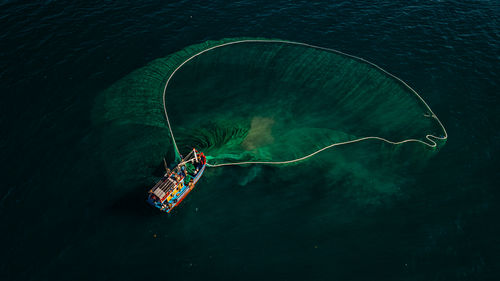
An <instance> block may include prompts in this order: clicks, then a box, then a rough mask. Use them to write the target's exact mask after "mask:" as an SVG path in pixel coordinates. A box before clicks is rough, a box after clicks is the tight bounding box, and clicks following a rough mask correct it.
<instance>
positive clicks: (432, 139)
mask: <svg viewBox="0 0 500 281" xmlns="http://www.w3.org/2000/svg"><path fill="white" fill-rule="evenodd" d="M241 43H283V44H292V45H298V46H305V47H310V48H314V49H318V50H324V51H329V52H334V53H337V54H340V55H343V56H346V57H350V58H353V59H356V60H359V61H361V62H364V63H367V64H369V65H371V66H373V67H375V68H377V69H378V70H380V71H382V72H383V73H385V74H386V75H388V76H390V77H392V78H394V79H396V80H397V81H399V82H400V83H401V84H403V85H404V86H405V87H407V88H408V89H409V90H410V91H411V92H412V93H413V94H415V95H416V97H417V98H418V99H419V100H420V101H421V102H422V104H424V105H425V107H426V108H427V110H428V111H429V112H430V114H424V116H425V117H427V118H434V119H435V120H436V121H437V122H438V124H439V126H440V127H441V129H442V130H443V135H442V136H435V135H432V134H427V135H426V136H425V139H427V140H428V142H426V141H423V140H419V139H412V138H410V139H404V140H401V141H391V140H388V139H385V138H382V137H377V136H367V137H361V138H357V139H354V140H349V141H345V142H337V143H333V144H330V145H328V146H325V147H323V148H321V149H319V150H316V151H315V152H313V153H311V154H308V155H305V156H303V157H300V158H295V159H291V160H286V161H244V162H234V163H220V164H210V163H207V166H208V167H212V168H216V167H223V166H239V165H250V164H263V165H282V164H291V163H295V162H299V161H303V160H306V159H308V158H311V157H313V156H314V155H316V154H318V153H320V152H322V151H325V150H327V149H329V148H332V147H335V146H340V145H346V144H352V143H357V142H361V141H366V140H380V141H383V142H386V143H389V144H392V145H400V144H403V143H411V142H416V143H421V144H424V145H426V146H428V147H431V148H435V147H437V142H436V140H443V141H444V140H447V139H448V133H447V132H446V129H445V128H444V126H443V123H441V120H439V118H438V117H437V116H436V114H434V112H433V111H432V110H431V108H430V107H429V105H428V104H427V103H426V102H425V100H424V99H423V98H422V97H421V96H420V95H419V94H418V93H417V92H416V91H415V90H414V89H413V88H411V87H410V86H409V85H408V84H406V82H404V81H403V80H401V79H400V78H398V77H396V76H395V75H393V74H391V73H389V72H387V71H386V70H384V69H383V68H381V67H380V66H378V65H376V64H374V63H372V62H370V61H367V60H365V59H363V58H360V57H357V56H353V55H349V54H346V53H344V52H341V51H338V50H335V49H330V48H325V47H319V46H314V45H310V44H307V43H300V42H293V41H286V40H276V39H246V40H238V41H233V42H227V43H222V44H219V45H216V46H212V47H210V48H207V49H205V50H203V51H200V52H198V53H196V54H194V55H192V56H191V57H189V58H188V59H186V60H185V61H183V62H182V63H181V64H180V65H179V66H177V68H175V70H174V71H173V72H172V73H171V74H170V76H169V77H168V79H167V82H166V83H165V87H164V89H163V109H164V113H165V118H166V119H167V125H168V129H169V131H170V136H171V137H172V143H173V145H174V148H175V153H176V155H180V153H179V149H178V147H177V143H176V142H175V137H174V134H173V132H172V126H171V124H170V119H169V117H168V113H167V103H166V93H167V88H168V85H169V83H170V80H171V79H172V77H173V76H174V75H175V73H176V72H177V71H178V70H179V69H180V68H181V67H182V66H184V65H185V64H186V63H188V62H189V61H191V60H192V59H194V58H196V57H198V56H199V55H201V54H203V53H206V52H208V51H210V50H213V49H216V48H220V47H224V46H228V45H234V44H241Z"/></svg>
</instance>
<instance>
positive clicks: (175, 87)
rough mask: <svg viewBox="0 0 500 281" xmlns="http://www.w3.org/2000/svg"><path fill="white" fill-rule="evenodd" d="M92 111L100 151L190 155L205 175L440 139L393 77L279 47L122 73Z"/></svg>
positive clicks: (256, 42) (217, 49) (222, 45)
mask: <svg viewBox="0 0 500 281" xmlns="http://www.w3.org/2000/svg"><path fill="white" fill-rule="evenodd" d="M96 104H97V105H96V110H95V112H94V120H96V122H98V123H100V124H108V126H107V127H106V129H105V130H104V134H105V135H108V136H107V137H104V138H103V142H104V143H107V144H108V145H107V147H108V148H109V149H110V150H111V152H108V153H114V154H115V156H116V155H122V157H130V155H131V154H133V155H138V157H139V158H141V159H143V160H142V161H143V162H150V161H152V160H153V159H155V161H158V160H159V159H161V157H163V155H165V154H168V153H171V154H175V155H176V156H177V157H176V158H178V154H182V153H187V152H189V151H190V149H192V148H193V147H196V148H197V149H199V150H201V151H203V152H204V153H205V155H207V159H208V163H209V164H210V165H211V166H213V167H217V166H221V165H233V164H247V163H263V164H288V163H296V162H298V161H302V160H306V159H310V158H311V157H313V156H315V155H319V154H320V152H321V153H324V151H332V150H336V149H338V148H339V147H340V146H349V145H355V144H354V143H358V142H377V143H379V145H380V143H384V145H385V147H387V146H397V145H399V144H402V143H415V144H418V145H419V146H421V147H426V148H430V150H433V149H434V148H436V147H439V145H440V144H442V143H444V140H445V139H446V137H447V136H446V131H445V129H444V127H443V126H442V124H441V122H440V121H439V119H438V118H437V117H436V116H435V115H434V113H433V112H432V111H431V109H430V108H429V106H428V105H427V104H426V103H425V102H424V100H423V99H422V98H421V97H420V96H419V95H418V94H417V93H416V92H415V91H414V90H413V89H411V88H410V87H409V86H408V85H407V84H405V83H404V82H403V81H401V80H400V79H398V78H397V77H395V76H393V75H391V74H389V73H387V72H386V71H384V70H383V69H381V68H379V67H378V66H376V65H374V64H372V63H369V62H367V61H365V60H363V59H360V58H357V57H354V56H350V55H347V54H344V53H341V52H338V51H335V50H331V49H325V48H320V47H315V46H311V45H307V44H302V43H295V42H288V41H281V40H267V39H226V40H222V41H208V42H205V43H202V44H198V45H193V46H190V47H188V48H186V49H184V50H181V51H179V52H176V53H174V54H172V55H170V56H168V57H166V58H162V59H158V60H155V61H153V62H152V63H150V64H149V65H148V66H146V67H144V68H142V69H139V70H137V71H135V72H133V73H131V74H130V75H128V76H127V77H125V78H124V79H122V80H120V81H119V82H117V83H115V84H114V85H113V86H112V87H110V88H109V89H108V90H106V91H105V92H104V93H103V94H102V95H101V96H100V98H99V99H98V101H97V103H96ZM166 121H168V122H166ZM117 132H119V133H117ZM172 136H173V137H174V139H173V138H172ZM117 144H118V146H119V149H112V147H116V145H117ZM113 151H114V152H113ZM127 151H128V152H130V153H127ZM132 151H134V153H132ZM138 151H140V153H137V152H138ZM349 153H352V154H355V152H349ZM362 153H374V152H373V151H372V152H369V151H363V152H362ZM123 155H127V156H123ZM139 155H140V156H139ZM118 157H119V156H118ZM323 158H324V157H323ZM327 158H328V157H327ZM333 158H335V157H333ZM144 159H146V160H144ZM123 160H124V161H133V160H131V159H130V158H127V159H123ZM135 162H140V161H135ZM135 165H137V163H135Z"/></svg>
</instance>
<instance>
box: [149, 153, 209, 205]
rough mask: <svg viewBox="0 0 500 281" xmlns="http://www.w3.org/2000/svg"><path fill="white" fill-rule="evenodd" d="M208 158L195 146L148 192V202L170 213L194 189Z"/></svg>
mask: <svg viewBox="0 0 500 281" xmlns="http://www.w3.org/2000/svg"><path fill="white" fill-rule="evenodd" d="M206 164H207V159H206V157H205V155H203V152H199V151H197V150H196V149H194V148H193V150H191V152H190V153H189V154H188V155H187V156H186V157H185V158H183V159H182V160H181V161H180V163H179V164H177V166H176V167H175V168H173V169H172V170H169V169H168V168H167V172H166V173H165V175H164V176H163V177H162V178H161V180H160V181H159V182H158V183H156V184H155V185H154V186H153V188H151V190H150V191H149V193H148V200H147V201H148V203H149V204H151V205H152V206H154V207H156V208H158V209H160V210H161V211H163V212H166V213H170V211H172V210H173V209H174V208H175V207H176V206H177V205H179V204H180V203H181V202H182V200H184V198H186V196H187V195H188V194H189V192H191V190H193V189H194V186H195V185H196V183H197V182H198V180H199V179H200V177H201V175H203V172H204V171H205V167H206Z"/></svg>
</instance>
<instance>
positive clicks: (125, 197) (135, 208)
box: [109, 186, 161, 217]
mask: <svg viewBox="0 0 500 281" xmlns="http://www.w3.org/2000/svg"><path fill="white" fill-rule="evenodd" d="M148 188H149V187H148ZM148 188H146V187H144V186H137V187H135V188H133V189H132V190H130V191H129V192H126V193H123V194H122V195H121V196H119V197H118V198H117V199H116V200H114V201H113V202H112V203H111V205H110V207H109V210H110V212H111V213H113V214H115V215H119V216H135V217H153V216H158V215H161V213H160V212H159V211H158V210H155V209H154V208H153V207H152V206H150V205H149V204H148V203H147V202H146V196H147V192H148Z"/></svg>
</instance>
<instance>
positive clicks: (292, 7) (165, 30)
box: [0, 1, 500, 280]
mask: <svg viewBox="0 0 500 281" xmlns="http://www.w3.org/2000/svg"><path fill="white" fill-rule="evenodd" d="M0 5H1V6H2V14H1V16H0V18H1V19H2V23H1V24H0V25H1V26H2V27H3V28H2V32H1V33H0V36H1V37H0V39H1V41H2V44H1V45H0V59H1V61H2V62H3V65H4V67H3V68H2V69H1V70H0V78H1V81H2V83H1V86H0V87H1V88H0V89H1V92H2V94H3V95H2V97H3V100H2V103H1V104H0V106H1V110H0V112H1V115H0V126H1V127H2V131H3V132H4V134H3V135H2V138H1V142H0V147H1V148H2V150H1V154H0V155H1V157H2V158H1V159H2V169H1V171H2V178H3V179H4V181H3V184H2V186H1V189H0V219H1V222H2V226H3V227H2V234H1V237H2V239H1V241H2V246H1V247H2V254H1V255H0V261H1V263H0V264H1V265H0V277H1V278H2V280H21V279H22V280H30V279H32V280H47V279H68V276H70V275H71V278H73V279H84V280H87V279H99V280H106V279H113V280H114V279H118V278H119V279H122V280H127V279H130V280H137V279H139V278H141V279H144V278H154V277H156V278H158V274H160V273H159V272H162V273H167V272H168V274H169V278H181V279H188V280H189V279H193V280H195V279H196V280H199V279H201V278H203V279H209V280H212V279H214V280H215V279H236V280H246V279H249V280H250V279H256V278H261V279H276V280H292V279H299V278H300V279H306V280H495V279H497V278H498V264H499V260H498V255H497V253H498V252H499V250H500V249H499V245H500V243H499V242H500V241H499V238H498V237H500V236H499V234H500V233H499V232H500V231H499V228H498V226H497V224H496V221H497V220H498V213H499V212H498V211H499V210H498V203H499V192H498V189H497V186H498V183H499V177H498V168H497V167H498V164H499V163H498V157H497V156H498V153H499V146H498V142H499V137H500V135H499V133H498V127H499V126H498V125H499V124H498V118H497V114H498V102H499V96H498V90H497V88H498V82H499V79H498V78H499V73H500V69H499V55H498V54H499V53H500V50H499V38H498V34H499V33H500V32H499V12H500V7H499V5H498V4H497V3H496V2H494V1H468V2H456V1H441V2H437V1H434V2H425V3H422V2H419V1H415V2H411V3H408V2H401V3H396V2H392V1H383V2H380V3H377V4H373V3H371V2H358V3H356V4H350V3H347V2H334V3H331V2H318V1H316V2H313V3H309V2H297V3H288V2H284V1H278V2H275V3H272V4H269V3H267V2H262V1H239V2H231V3H229V2H223V1H217V2H212V3H210V4H206V3H205V2H188V1H181V2H177V3H163V2H159V1H158V2H157V1H142V2H139V3H135V4H134V5H131V4H115V3H109V2H102V3H101V2H100V3H97V4H92V5H91V4H87V5H76V4H63V3H58V2H46V3H12V2H9V1H4V2H3V3H2V4H0ZM241 36H251V37H266V38H283V39H286V40H292V41H298V42H306V43H310V44H313V45H318V46H322V47H327V48H333V49H337V50H340V51H344V52H347V53H349V54H353V55H356V56H359V57H362V58H365V59H368V60H369V61H371V62H374V63H376V64H377V65H379V66H381V67H383V68H384V69H386V70H387V71H389V72H391V73H393V74H395V75H397V76H398V77H400V78H401V79H403V80H404V81H406V82H407V83H408V84H409V85H410V86H411V87H412V88H414V89H416V90H417V91H418V93H419V94H421V96H422V97H423V98H424V99H425V100H426V102H427V103H428V104H429V106H430V107H431V108H432V110H433V111H434V112H435V113H436V115H438V116H439V118H440V120H441V121H442V122H443V124H444V125H445V127H446V128H447V130H448V133H449V139H448V141H447V142H446V144H444V145H443V146H442V147H440V149H439V150H437V151H430V150H428V149H426V148H424V147H422V145H419V144H408V145H404V146H400V147H399V148H394V147H393V146H391V145H389V144H384V143H381V142H376V141H373V142H372V141H367V142H363V143H358V144H356V145H352V146H344V147H342V148H339V149H335V150H332V151H329V152H325V153H322V154H320V155H318V156H317V157H314V158H312V159H311V160H309V161H307V162H306V163H301V164H297V165H292V166H289V167H288V166H287V167H269V166H257V165H254V166H247V167H228V168H214V169H211V170H210V169H209V170H207V171H206V174H205V175H204V177H203V178H202V180H201V181H200V183H199V184H198V185H197V189H196V190H195V191H193V192H192V193H191V194H190V195H189V197H188V198H187V199H186V200H185V201H184V202H183V203H182V205H181V206H180V207H179V208H178V209H177V210H176V212H175V213H174V214H173V215H172V216H165V215H162V214H159V213H157V212H155V210H153V209H151V208H149V206H148V205H147V204H146V203H145V197H146V196H145V195H146V192H147V190H148V188H149V187H150V186H151V185H152V184H153V183H154V182H155V180H157V179H158V177H159V176H160V175H161V173H162V157H163V156H164V155H167V157H170V156H171V155H170V154H169V153H171V145H170V143H169V142H168V138H169V136H168V131H167V130H166V126H165V123H164V116H163V112H162V103H161V101H159V100H155V99H152V100H149V99H144V97H145V96H147V95H151V97H157V96H158V95H157V94H158V93H157V92H155V91H157V89H161V86H162V83H163V82H162V81H163V80H164V79H165V77H163V74H162V72H161V71H160V72H154V73H153V72H147V75H143V76H140V75H139V76H137V75H136V76H134V74H131V75H132V76H130V75H129V74H130V73H135V74H137V73H139V74H140V71H144V70H145V69H148V68H147V67H148V64H149V63H151V62H152V61H154V60H155V59H161V58H164V57H166V56H168V55H169V54H172V53H175V52H177V51H179V50H182V49H183V48H185V47H187V46H190V45H193V44H197V43H202V42H205V41H207V40H220V39H222V38H230V37H241ZM188 69H189V68H186V70H188ZM266 69H269V68H266ZM134 71H135V72H134ZM189 73H190V72H185V73H184V74H183V75H184V76H178V77H179V80H178V81H177V82H178V83H177V84H172V86H174V87H173V88H172V89H173V90H174V92H175V91H176V89H178V91H177V92H178V93H180V94H179V98H180V99H181V100H182V91H181V90H182V89H183V87H186V85H187V86H189V84H194V85H196V86H199V87H201V86H202V85H206V84H203V83H205V82H203V83H201V82H199V83H195V82H191V80H190V79H189V78H190V75H189ZM180 74H181V73H180ZM124 77H125V78H124ZM126 77H129V78H130V77H132V78H133V77H148V79H144V80H142V81H140V80H133V79H132V80H130V81H128V82H130V83H126V84H120V83H123V82H120V81H123V79H127V78H126ZM233 78H241V77H238V75H237V74H236V73H235V74H234V77H233ZM253 78H255V77H253ZM233 80H234V79H233ZM243 80H244V79H243ZM208 81H209V82H210V81H213V80H208ZM174 82H175V81H174ZM181 82H185V83H187V84H182V83H181ZM264 82H265V81H263V79H260V80H259V83H261V84H259V86H261V87H259V88H262V87H264V86H266V84H265V83H264ZM119 85H127V87H126V88H122V89H120V88H116V87H119ZM130 85H133V86H134V87H130ZM113 87H114V88H113ZM175 87H177V88H175ZM131 88H132V89H144V91H130V89H131ZM110 89H111V90H112V91H113V93H122V94H123V96H118V98H117V99H116V101H121V102H123V104H120V103H113V104H115V105H116V107H114V108H111V109H112V110H111V109H110V108H109V107H106V106H108V105H109V104H110V103H109V101H110V100H109V99H108V100H106V99H105V98H103V97H105V96H106V95H105V94H103V93H106V92H109V91H110ZM200 93H201V92H200ZM298 93H303V92H298ZM201 94H202V96H203V95H204V94H203V93H201ZM277 97H279V96H277ZM278 100H279V101H283V100H285V101H286V99H278ZM112 101H115V100H112ZM237 101H238V100H232V102H237ZM207 102H209V101H207ZM138 109H140V110H138ZM143 109H144V110H143ZM197 110H198V112H199V114H202V113H203V110H202V107H199V108H198V109H197ZM103 112H104V113H105V114H107V115H106V116H107V119H106V118H103V116H104V115H103ZM218 112H221V111H214V112H207V114H209V113H210V114H212V115H217V113H218ZM397 112H399V111H397V110H394V112H393V113H397ZM384 113H386V111H384ZM406 113H408V112H406ZM406 113H405V114H404V115H403V116H406ZM113 114H115V115H113ZM172 114H173V115H172V121H174V120H178V121H176V122H177V124H178V126H177V127H176V126H174V132H175V130H177V131H178V132H175V133H176V134H179V135H180V137H179V144H182V145H183V146H189V145H190V144H189V143H188V142H189V141H192V140H194V138H193V136H195V137H196V136H198V135H197V134H191V133H189V132H188V133H186V134H185V135H184V137H182V135H183V130H184V129H193V128H196V126H194V125H193V122H191V121H190V120H181V119H179V114H176V113H175V112H173V113H172ZM260 115H262V114H260ZM302 116H303V117H311V115H308V114H305V113H304V114H303V115H302ZM377 116H380V118H382V119H383V113H382V114H377V115H375V117H377ZM176 117H177V119H176ZM250 117H251V116H250ZM258 117H260V118H268V117H266V116H258ZM317 117H318V118H317V119H313V120H324V119H323V118H321V115H319V116H317ZM329 117H331V116H329ZM311 118H312V117H311ZM145 120H146V121H147V122H145ZM257 120H258V121H259V120H260V121H259V122H257V123H262V122H263V120H264V123H266V122H265V120H268V119H257ZM301 120H303V119H301ZM332 120H337V121H338V120H339V119H338V118H333V117H332ZM412 120H413V119H412ZM233 121H234V120H233ZM236 121H238V122H236V124H234V123H233V124H229V125H228V124H226V123H223V124H222V125H221V124H219V123H216V124H215V125H213V126H214V129H220V128H226V129H227V131H226V132H231V133H232V134H233V136H234V128H235V127H236V129H238V128H240V129H241V134H242V135H241V136H244V135H245V134H247V133H245V130H246V129H248V128H251V123H252V122H251V118H249V119H246V120H236ZM276 122H278V121H276ZM299 123H300V122H299ZM274 124H276V125H279V124H280V123H279V122H278V123H274ZM311 124H314V126H313V125H311ZM318 124H320V123H314V122H304V123H303V124H302V123H301V124H299V125H302V127H303V128H309V129H310V128H317V127H318V126H316V125H318ZM342 124H344V125H343V126H341V127H342V129H343V130H342V132H348V133H350V134H353V135H356V136H359V135H360V133H362V132H359V131H355V130H354V129H356V128H357V126H355V125H352V123H349V122H346V123H342ZM294 125H296V124H294ZM320 125H323V124H320ZM424 125H425V124H424ZM197 126H198V125H197ZM207 128H208V129H210V127H207ZM373 128H374V130H378V129H380V126H375V127H373ZM208 129H207V132H206V134H207V135H208V137H207V138H208V139H210V138H211V137H213V135H211V134H212V133H213V131H212V130H208ZM431 129H432V128H431ZM179 130H180V131H179ZM265 131H266V130H264V132H265ZM238 132H239V131H238V130H236V136H237V137H238V136H240V135H238ZM388 132H389V133H391V132H393V131H388ZM397 132H400V131H399V130H398V131H397ZM407 132H414V131H413V127H412V128H408V131H407ZM415 132H420V130H415ZM376 133H379V132H378V131H376ZM254 140H255V139H254ZM259 140H262V138H260V139H259ZM265 140H266V138H264V141H260V142H255V141H253V142H247V144H248V143H251V144H252V145H254V144H257V145H265V144H266V141H265ZM215 143H216V144H217V145H220V144H221V143H224V142H223V141H222V142H221V141H220V140H219V141H217V142H215ZM300 144H303V143H302V142H300ZM220 147H222V148H224V146H223V145H222V146H219V148H220ZM247 147H251V145H248V146H247ZM213 151H214V154H213V155H214V157H216V156H217V155H220V154H217V153H215V152H218V151H217V150H213ZM219 152H220V151H219ZM264 152H265V150H264ZM258 157H261V158H262V157H263V158H266V157H268V158H269V157H271V158H272V155H271V156H269V154H265V153H264V154H259V155H258ZM266 159H267V158H266ZM223 160H227V159H223ZM325 163H328V165H325ZM75 276H77V277H75ZM165 279H166V278H165Z"/></svg>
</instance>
